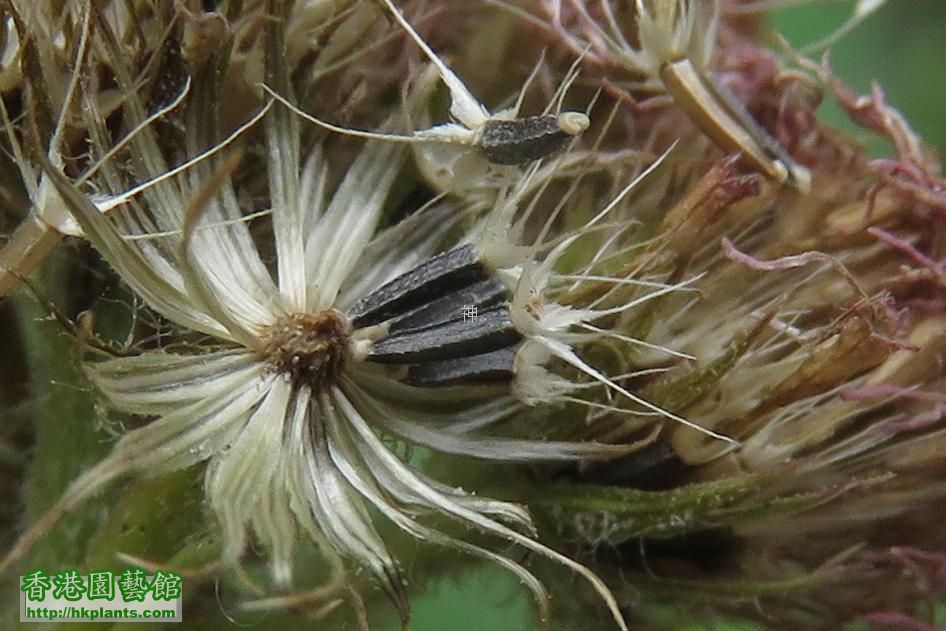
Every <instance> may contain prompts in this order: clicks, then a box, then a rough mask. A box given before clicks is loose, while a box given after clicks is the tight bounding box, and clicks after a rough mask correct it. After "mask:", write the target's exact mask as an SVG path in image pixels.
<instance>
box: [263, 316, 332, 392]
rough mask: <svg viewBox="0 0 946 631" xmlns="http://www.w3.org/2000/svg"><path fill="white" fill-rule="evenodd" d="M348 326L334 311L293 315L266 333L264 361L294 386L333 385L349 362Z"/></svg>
mask: <svg viewBox="0 0 946 631" xmlns="http://www.w3.org/2000/svg"><path fill="white" fill-rule="evenodd" d="M350 332H351V327H350V325H349V323H348V319H347V318H346V317H345V316H344V315H342V314H341V313H339V312H338V311H336V310H335V309H327V310H325V311H322V312H319V313H315V314H310V313H294V314H292V315H290V316H288V317H286V318H284V319H282V320H279V321H278V322H276V323H275V324H273V325H272V326H271V327H270V328H269V329H268V330H267V331H266V333H265V335H264V337H265V339H266V344H265V345H264V346H263V350H262V355H263V358H264V359H265V360H266V361H268V362H269V363H270V364H271V365H272V367H273V369H274V370H275V371H276V372H280V373H286V374H288V375H289V376H290V378H291V379H292V382H293V383H294V384H296V385H307V386H309V387H310V388H312V389H313V390H319V389H321V388H323V387H325V386H327V385H330V384H332V383H335V382H336V381H337V380H338V377H339V376H340V375H341V373H342V369H343V368H344V367H345V362H346V360H347V359H348V341H349V334H350Z"/></svg>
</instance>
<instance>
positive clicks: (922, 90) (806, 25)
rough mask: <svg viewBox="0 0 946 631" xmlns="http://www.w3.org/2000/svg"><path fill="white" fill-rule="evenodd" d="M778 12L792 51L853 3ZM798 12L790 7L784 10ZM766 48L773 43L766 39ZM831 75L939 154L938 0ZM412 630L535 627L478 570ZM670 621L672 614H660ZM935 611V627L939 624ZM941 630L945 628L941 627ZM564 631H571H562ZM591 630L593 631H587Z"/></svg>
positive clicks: (707, 627) (902, 15) (440, 596)
mask: <svg viewBox="0 0 946 631" xmlns="http://www.w3.org/2000/svg"><path fill="white" fill-rule="evenodd" d="M771 4H778V5H780V6H783V8H781V9H779V10H777V11H776V12H775V13H774V14H773V15H772V19H771V20H770V28H772V29H774V30H775V31H778V32H779V33H781V34H782V35H784V36H785V37H786V38H787V39H788V41H789V42H791V43H792V44H793V45H794V46H795V47H796V48H801V47H804V46H805V45H806V44H809V43H813V42H817V41H819V40H821V39H822V38H824V37H826V36H827V35H829V34H831V33H832V32H834V31H835V30H836V29H837V28H838V27H839V26H840V25H841V24H843V23H844V22H845V21H846V20H847V19H848V18H849V17H850V16H851V14H852V11H853V10H854V6H855V2H854V1H853V0H825V1H823V2H801V3H800V2H797V1H791V0H789V1H787V2H771ZM792 5H798V6H792ZM773 41H774V40H773ZM830 50H831V64H832V67H833V69H834V72H835V73H836V74H837V75H838V76H839V77H841V78H842V79H843V80H844V81H845V82H846V83H847V84H848V86H849V87H851V88H852V89H853V90H855V91H856V92H857V93H858V94H864V93H866V92H868V91H869V89H870V85H871V82H872V81H877V82H878V83H880V85H881V86H882V87H883V88H884V91H885V92H886V96H887V101H888V103H889V104H890V105H892V106H893V107H896V108H897V109H899V110H900V111H901V112H902V113H903V114H904V115H905V116H906V118H907V120H908V121H909V122H910V123H911V125H913V127H914V129H915V130H916V131H917V132H918V133H919V134H920V136H921V137H923V138H925V139H926V140H927V141H928V142H929V143H930V144H931V145H933V146H935V147H937V148H938V150H939V152H940V155H941V156H942V155H944V153H946V85H944V83H942V80H943V77H944V76H946V73H944V72H943V65H942V64H943V62H944V61H946V0H888V1H887V3H886V4H885V5H884V6H882V7H881V8H880V9H879V10H878V11H877V12H876V13H874V14H872V15H870V16H869V17H868V18H867V19H866V20H865V21H864V22H863V23H861V24H860V25H858V26H857V28H855V29H854V31H853V32H851V33H849V34H848V35H847V36H846V37H844V38H843V39H842V40H841V41H840V42H838V43H837V44H835V45H834V46H832V47H831V49H830ZM820 114H821V115H822V116H823V119H824V120H826V121H828V122H829V123H830V124H831V125H834V126H836V127H839V128H841V129H845V130H848V131H850V132H851V133H853V134H854V136H855V137H857V138H860V139H862V141H863V142H864V144H865V145H867V146H868V147H869V149H870V151H871V153H873V154H875V155H885V154H887V153H888V148H887V147H886V146H885V143H884V142H882V141H878V140H877V139H874V138H871V137H869V136H868V135H867V134H866V133H864V132H863V131H862V130H858V129H857V128H856V127H854V126H853V125H852V124H851V123H850V122H849V121H847V120H846V119H845V117H844V115H843V114H842V113H841V112H840V110H839V109H838V107H837V106H836V105H835V103H834V102H833V101H832V100H831V99H826V102H825V103H824V104H823V105H822V107H821V111H820ZM413 612H414V624H413V625H412V626H413V629H414V631H441V630H445V629H450V630H451V631H532V630H533V629H537V628H538V626H537V624H536V623H535V621H534V616H533V614H532V603H531V599H530V596H529V595H528V593H526V592H525V590H523V589H521V588H520V586H519V585H518V584H517V582H516V580H515V579H514V578H513V577H511V576H510V575H509V574H507V573H505V572H503V571H502V570H499V569H498V568H493V567H483V568H481V569H480V570H478V571H477V572H474V573H470V574H468V575H466V576H465V578H463V579H462V581H454V580H445V581H442V582H439V583H437V584H436V585H434V586H433V587H432V588H431V589H429V590H428V591H427V592H426V593H425V594H424V595H423V596H422V597H421V598H419V599H417V600H416V601H415V603H414V606H413ZM665 613H666V615H667V617H669V618H673V612H665ZM942 614H946V612H941V616H940V618H941V620H940V622H941V623H946V615H942ZM679 628H680V631H750V630H752V631H756V630H759V629H760V627H758V626H755V625H745V624H739V623H737V622H733V621H699V622H696V621H694V622H690V623H688V624H681V626H680V627H679ZM944 628H946V627H944ZM569 631H571V630H569ZM575 631H584V630H575ZM593 631H597V630H593Z"/></svg>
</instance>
